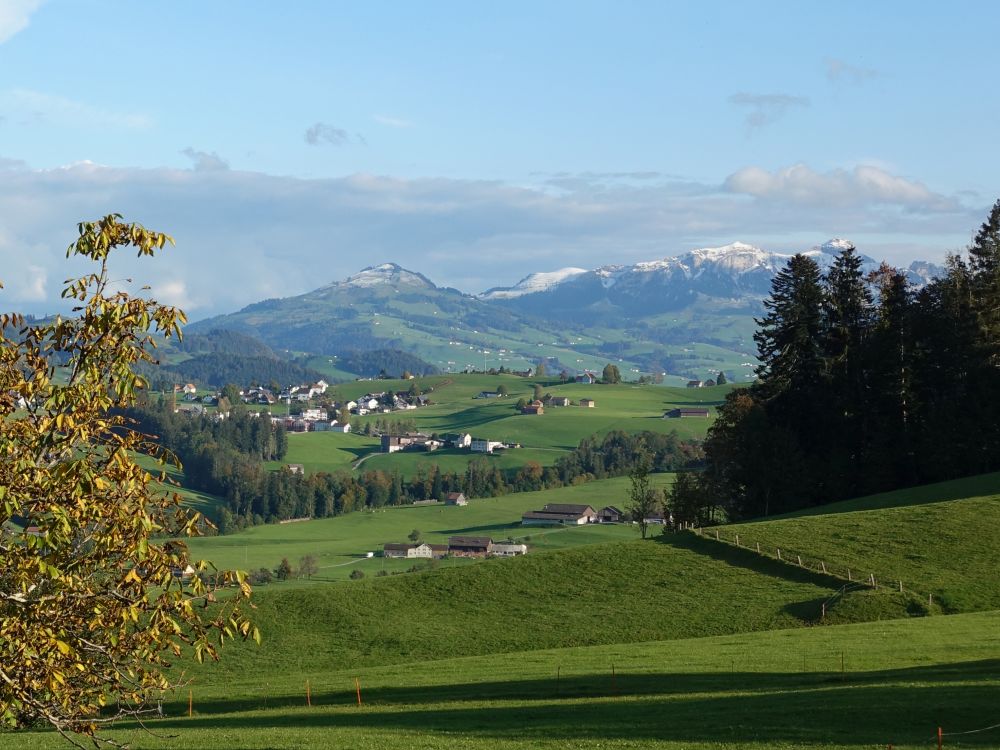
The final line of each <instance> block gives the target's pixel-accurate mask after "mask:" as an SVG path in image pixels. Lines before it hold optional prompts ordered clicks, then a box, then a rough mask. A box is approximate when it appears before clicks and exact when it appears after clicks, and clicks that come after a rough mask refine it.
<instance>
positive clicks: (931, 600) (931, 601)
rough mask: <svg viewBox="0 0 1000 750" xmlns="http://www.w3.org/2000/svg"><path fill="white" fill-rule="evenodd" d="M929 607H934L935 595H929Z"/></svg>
mask: <svg viewBox="0 0 1000 750" xmlns="http://www.w3.org/2000/svg"><path fill="white" fill-rule="evenodd" d="M927 606H928V607H933V606H934V594H928V595H927Z"/></svg>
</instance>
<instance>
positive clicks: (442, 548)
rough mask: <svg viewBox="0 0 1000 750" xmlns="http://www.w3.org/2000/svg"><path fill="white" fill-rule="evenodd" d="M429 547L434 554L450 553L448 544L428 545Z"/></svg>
mask: <svg viewBox="0 0 1000 750" xmlns="http://www.w3.org/2000/svg"><path fill="white" fill-rule="evenodd" d="M427 546H428V547H430V548H431V551H432V552H447V551H448V545H447V544H428V545H427Z"/></svg>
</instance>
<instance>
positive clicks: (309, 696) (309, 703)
mask: <svg viewBox="0 0 1000 750" xmlns="http://www.w3.org/2000/svg"><path fill="white" fill-rule="evenodd" d="M312 704H313V702H312V694H311V693H310V692H309V680H306V705H307V706H309V707H310V708H312Z"/></svg>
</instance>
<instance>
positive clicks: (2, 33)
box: [0, 0, 42, 44]
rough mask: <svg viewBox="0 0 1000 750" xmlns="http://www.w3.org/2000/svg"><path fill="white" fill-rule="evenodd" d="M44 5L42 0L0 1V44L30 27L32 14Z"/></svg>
mask: <svg viewBox="0 0 1000 750" xmlns="http://www.w3.org/2000/svg"><path fill="white" fill-rule="evenodd" d="M41 5H42V0H2V2H0V44H3V43H4V42H6V41H7V40H8V39H10V38H11V37H12V36H14V35H15V34H16V33H18V32H19V31H24V30H25V29H26V28H28V22H29V21H30V20H31V14H32V13H34V12H35V11H36V10H38V9H39V8H40V7H41Z"/></svg>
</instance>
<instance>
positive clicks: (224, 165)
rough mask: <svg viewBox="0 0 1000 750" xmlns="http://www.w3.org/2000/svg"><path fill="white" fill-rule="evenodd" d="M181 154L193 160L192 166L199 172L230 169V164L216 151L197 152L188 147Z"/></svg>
mask: <svg viewBox="0 0 1000 750" xmlns="http://www.w3.org/2000/svg"><path fill="white" fill-rule="evenodd" d="M181 153H182V154H183V155H184V156H186V157H187V158H189V159H190V160H191V163H192V166H193V167H194V169H195V171H198V172H212V171H219V170H223V169H229V162H228V161H226V160H225V159H223V158H222V157H221V156H219V155H218V154H217V153H215V152H214V151H211V152H208V151H195V150H194V149H193V148H191V147H190V146H188V147H187V148H186V149H183V150H182V151H181Z"/></svg>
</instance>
